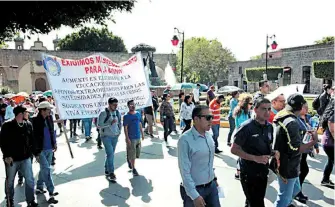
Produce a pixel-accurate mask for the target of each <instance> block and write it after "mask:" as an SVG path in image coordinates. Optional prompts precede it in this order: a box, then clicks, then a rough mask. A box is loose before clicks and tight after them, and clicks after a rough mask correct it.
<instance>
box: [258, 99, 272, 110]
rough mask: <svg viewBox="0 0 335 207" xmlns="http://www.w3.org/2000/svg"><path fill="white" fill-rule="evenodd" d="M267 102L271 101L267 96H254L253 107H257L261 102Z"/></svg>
mask: <svg viewBox="0 0 335 207" xmlns="http://www.w3.org/2000/svg"><path fill="white" fill-rule="evenodd" d="M267 103H271V101H270V100H269V99H267V98H264V97H259V98H256V100H255V102H254V107H255V108H256V109H257V108H258V107H260V106H261V104H267Z"/></svg>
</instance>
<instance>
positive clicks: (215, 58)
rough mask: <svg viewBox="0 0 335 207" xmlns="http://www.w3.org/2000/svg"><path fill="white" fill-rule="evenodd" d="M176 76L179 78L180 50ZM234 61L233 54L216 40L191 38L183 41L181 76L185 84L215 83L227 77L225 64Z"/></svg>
mask: <svg viewBox="0 0 335 207" xmlns="http://www.w3.org/2000/svg"><path fill="white" fill-rule="evenodd" d="M177 57H178V60H177V70H176V74H177V75H178V76H180V69H181V66H180V64H181V50H180V51H179V52H178V54H177ZM232 61H236V59H235V57H234V55H233V53H232V52H231V51H230V50H229V49H227V48H224V47H223V46H222V44H221V43H220V42H219V41H217V40H207V39H206V38H204V37H193V38H191V39H187V40H185V46H184V70H183V76H184V77H185V78H186V81H187V82H194V83H196V82H201V83H208V82H211V83H213V82H216V81H217V80H218V79H219V78H220V77H223V76H227V71H228V70H227V64H228V63H229V62H232Z"/></svg>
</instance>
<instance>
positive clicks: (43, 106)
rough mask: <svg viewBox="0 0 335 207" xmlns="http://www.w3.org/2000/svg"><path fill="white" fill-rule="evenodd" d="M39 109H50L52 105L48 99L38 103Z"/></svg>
mask: <svg viewBox="0 0 335 207" xmlns="http://www.w3.org/2000/svg"><path fill="white" fill-rule="evenodd" d="M38 108H39V109H52V108H53V105H51V104H50V103H49V102H48V101H43V102H41V103H40V104H38Z"/></svg>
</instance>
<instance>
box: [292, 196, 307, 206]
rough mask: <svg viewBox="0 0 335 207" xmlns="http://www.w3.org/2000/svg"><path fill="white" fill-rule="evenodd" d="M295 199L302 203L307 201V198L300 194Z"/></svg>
mask: <svg viewBox="0 0 335 207" xmlns="http://www.w3.org/2000/svg"><path fill="white" fill-rule="evenodd" d="M294 200H297V201H299V202H300V203H303V204H306V203H307V200H306V199H305V198H304V197H302V196H301V195H299V194H298V195H297V196H296V197H294Z"/></svg>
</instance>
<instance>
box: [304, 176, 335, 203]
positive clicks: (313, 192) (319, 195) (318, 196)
mask: <svg viewBox="0 0 335 207" xmlns="http://www.w3.org/2000/svg"><path fill="white" fill-rule="evenodd" d="M320 187H321V189H320V188H317V187H316V186H315V185H313V184H310V183H306V182H305V183H304V185H303V187H302V190H303V193H304V194H305V195H306V196H308V198H309V201H308V202H307V206H319V205H317V204H315V203H313V201H317V200H323V201H324V202H326V203H328V204H329V205H331V206H333V205H334V201H335V200H334V198H329V197H326V196H325V195H324V192H323V191H322V188H323V186H321V185H320ZM309 203H313V205H309Z"/></svg>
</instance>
